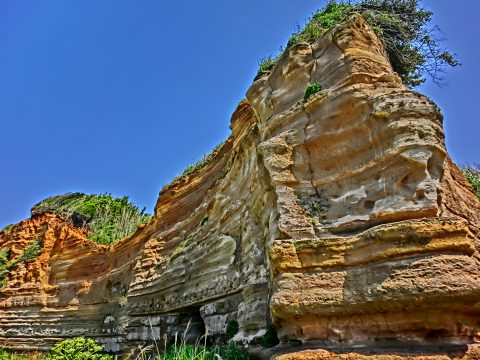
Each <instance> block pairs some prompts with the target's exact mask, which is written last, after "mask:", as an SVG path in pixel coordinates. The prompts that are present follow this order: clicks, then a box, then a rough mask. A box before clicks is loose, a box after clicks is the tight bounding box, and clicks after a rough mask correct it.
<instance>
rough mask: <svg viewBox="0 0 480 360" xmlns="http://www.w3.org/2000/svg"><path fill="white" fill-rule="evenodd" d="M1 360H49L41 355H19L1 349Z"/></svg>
mask: <svg viewBox="0 0 480 360" xmlns="http://www.w3.org/2000/svg"><path fill="white" fill-rule="evenodd" d="M0 360H47V359H46V357H45V356H44V355H43V354H41V353H28V354H17V353H12V352H10V351H8V350H5V349H0Z"/></svg>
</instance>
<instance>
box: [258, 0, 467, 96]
mask: <svg viewBox="0 0 480 360" xmlns="http://www.w3.org/2000/svg"><path fill="white" fill-rule="evenodd" d="M353 13H360V14H361V15H362V16H363V17H364V18H365V20H366V21H367V23H368V24H369V25H370V26H371V27H372V29H373V30H374V31H375V33H376V34H377V35H378V36H379V37H380V38H381V39H383V41H384V43H385V46H386V50H387V53H388V57H389V60H390V63H391V64H392V67H393V70H394V71H395V72H396V73H397V74H398V75H399V76H400V77H401V78H402V81H403V83H404V84H405V85H406V86H409V87H416V86H419V85H420V84H422V83H423V82H425V80H426V77H429V78H430V79H431V80H432V81H433V82H434V83H436V84H438V85H443V84H444V79H443V76H442V74H443V73H444V72H445V70H446V69H447V68H448V67H455V66H458V65H459V62H458V61H457V59H456V56H455V54H452V53H451V52H449V51H448V50H445V49H444V48H442V47H441V46H440V44H441V42H442V39H441V38H439V37H438V35H437V34H438V33H439V32H440V31H439V28H438V26H434V25H431V19H432V15H433V14H432V12H431V11H428V10H425V9H423V8H422V7H421V6H420V1H419V0H361V1H351V0H350V1H335V0H332V1H330V2H329V3H328V4H327V5H326V6H325V7H324V8H323V9H322V10H319V11H317V12H315V13H314V14H313V15H312V17H311V18H310V19H309V20H308V22H307V23H306V24H305V26H304V27H303V28H300V27H299V28H297V30H296V31H295V32H294V33H293V34H292V36H291V38H290V40H289V41H288V44H287V47H290V46H293V45H295V44H298V43H309V44H310V43H313V42H314V41H315V40H316V39H318V38H319V37H320V36H322V35H323V34H324V33H325V32H327V31H328V30H329V29H330V28H331V27H332V26H334V25H336V24H338V23H339V22H341V21H342V20H343V19H345V17H347V16H348V15H351V14H353ZM266 59H267V61H266V60H262V62H261V63H260V67H259V70H258V74H257V77H258V76H262V75H263V74H266V73H268V72H269V71H271V69H272V68H273V67H274V64H275V59H272V58H271V57H269V58H266Z"/></svg>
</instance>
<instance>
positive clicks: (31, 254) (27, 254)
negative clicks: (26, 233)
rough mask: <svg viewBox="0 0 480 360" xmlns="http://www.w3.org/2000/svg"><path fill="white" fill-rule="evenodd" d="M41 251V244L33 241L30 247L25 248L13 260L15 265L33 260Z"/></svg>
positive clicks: (38, 240) (37, 240) (39, 241)
mask: <svg viewBox="0 0 480 360" xmlns="http://www.w3.org/2000/svg"><path fill="white" fill-rule="evenodd" d="M42 250H43V244H42V241H41V240H40V239H36V240H34V241H33V242H32V243H31V244H30V245H28V246H27V248H26V249H25V251H24V252H23V254H22V255H20V257H19V258H18V259H17V260H15V264H20V263H23V262H26V261H29V260H32V259H35V258H36V257H37V256H39V255H40V254H41V253H42Z"/></svg>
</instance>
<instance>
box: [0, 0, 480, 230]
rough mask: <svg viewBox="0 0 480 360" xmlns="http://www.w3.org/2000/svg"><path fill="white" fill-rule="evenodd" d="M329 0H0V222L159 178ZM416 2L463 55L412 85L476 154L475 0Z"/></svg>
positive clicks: (147, 197) (187, 156) (172, 170)
mask: <svg viewBox="0 0 480 360" xmlns="http://www.w3.org/2000/svg"><path fill="white" fill-rule="evenodd" d="M325 2H326V1H324V0H317V1H310V0H302V1H291V0H263V1H258V0H242V1H223V0H211V1H199V0H192V1H190V2H179V1H176V2H171V1H158V0H142V1H133V0H129V1H126V0H84V1H76V2H73V1H64V0H45V1H36V0H24V1H18V0H2V1H1V2H0V139H1V140H0V162H1V172H0V228H1V227H3V226H4V225H7V224H9V223H13V222H17V221H19V220H21V219H23V218H26V217H28V216H29V209H30V207H31V206H32V205H33V204H35V203H36V202H38V201H39V200H41V199H43V198H45V197H47V196H50V195H55V194H62V193H65V192H69V191H83V192H87V193H105V192H109V193H112V194H113V195H117V196H122V195H129V196H130V198H131V200H132V201H134V202H135V203H136V204H138V205H139V206H141V207H143V206H145V207H147V209H148V210H150V211H151V210H152V209H153V206H154V204H155V201H156V199H157V196H158V192H159V190H160V189H161V187H162V186H163V185H164V184H166V183H168V182H169V181H170V180H171V179H172V178H173V177H174V176H176V175H178V174H180V173H181V172H182V170H183V169H184V168H185V167H186V166H187V165H188V164H190V163H192V162H195V161H196V160H198V159H199V158H201V157H202V155H203V154H205V153H208V152H209V151H210V149H212V148H213V147H214V146H215V145H216V144H218V143H219V142H221V141H222V140H223V139H225V138H226V137H227V136H228V134H229V128H228V126H229V119H230V115H231V113H232V111H233V110H234V108H235V106H236V104H237V102H238V101H239V100H240V99H242V98H243V97H244V94H245V92H246V90H247V89H248V87H249V85H250V84H251V82H252V79H253V77H254V76H255V72H256V69H257V64H258V61H259V60H260V59H261V58H262V57H264V56H267V55H270V54H275V53H276V52H277V51H278V49H279V47H280V46H281V45H284V44H285V43H286V41H287V39H288V38H289V36H290V34H291V33H292V31H293V30H294V27H295V25H296V24H303V23H304V21H305V19H306V18H307V17H308V16H309V15H310V14H311V13H312V12H313V11H314V10H316V9H317V8H321V7H322V6H323V5H324V4H325ZM460 3H461V2H460V1H459V2H453V1H451V0H426V1H424V4H425V6H426V7H427V8H429V9H431V10H433V11H434V13H435V18H434V21H435V23H437V24H438V25H439V26H440V27H441V29H442V30H443V32H444V33H445V37H446V38H447V42H446V45H447V46H448V48H449V49H451V50H452V51H453V52H455V53H457V54H458V56H459V59H460V61H461V62H462V64H463V65H462V66H461V67H460V68H457V69H453V70H451V71H449V73H448V74H447V80H448V83H449V86H448V87H445V88H441V89H440V88H438V87H436V86H435V85H432V84H426V85H424V86H422V87H421V88H420V89H419V91H421V92H423V93H425V94H427V95H428V96H430V97H431V98H432V99H433V100H434V101H436V102H437V104H438V105H439V106H440V107H441V109H442V110H443V112H444V114H445V130H446V136H447V146H448V150H449V152H450V154H451V155H452V157H453V159H454V161H456V162H460V163H465V162H470V163H474V162H480V146H479V145H478V140H477V139H478V138H479V135H480V122H479V121H478V120H479V119H478V107H479V103H478V102H479V100H480V99H479V91H478V87H479V84H480V75H479V73H480V71H479V69H478V64H479V62H478V59H479V58H480V50H479V49H480V47H479V46H478V39H479V38H480V31H479V26H478V13H479V12H480V2H478V1H472V0H471V1H465V2H462V4H467V3H468V11H466V7H465V6H460V5H459V4H460Z"/></svg>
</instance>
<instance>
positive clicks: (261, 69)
mask: <svg viewBox="0 0 480 360" xmlns="http://www.w3.org/2000/svg"><path fill="white" fill-rule="evenodd" d="M277 60H278V57H276V58H272V57H271V56H267V57H266V58H263V59H262V60H260V63H259V64H258V71H257V76H256V79H258V78H260V77H261V76H263V75H266V74H270V73H271V72H272V69H273V68H274V66H275V64H276V63H277Z"/></svg>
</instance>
